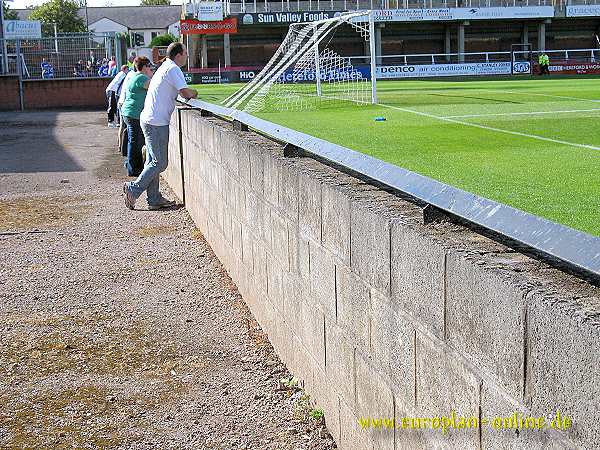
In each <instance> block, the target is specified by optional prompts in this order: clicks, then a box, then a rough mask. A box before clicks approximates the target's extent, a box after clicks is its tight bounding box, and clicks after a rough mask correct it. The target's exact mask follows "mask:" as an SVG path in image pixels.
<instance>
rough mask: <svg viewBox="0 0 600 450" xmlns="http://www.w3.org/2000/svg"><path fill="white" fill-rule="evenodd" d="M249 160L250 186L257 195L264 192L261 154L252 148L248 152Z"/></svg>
mask: <svg viewBox="0 0 600 450" xmlns="http://www.w3.org/2000/svg"><path fill="white" fill-rule="evenodd" d="M248 155H249V158H250V186H251V187H252V190H253V191H254V192H256V193H257V194H262V193H263V192H264V186H265V167H264V161H265V160H264V158H263V155H262V152H260V151H259V150H258V149H257V148H255V147H254V146H252V147H250V149H249V151H248Z"/></svg>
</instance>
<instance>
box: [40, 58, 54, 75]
mask: <svg viewBox="0 0 600 450" xmlns="http://www.w3.org/2000/svg"><path fill="white" fill-rule="evenodd" d="M40 66H41V68H42V78H43V79H48V78H54V66H53V65H52V64H50V63H49V62H48V61H47V60H46V58H44V59H42V64H41V65H40Z"/></svg>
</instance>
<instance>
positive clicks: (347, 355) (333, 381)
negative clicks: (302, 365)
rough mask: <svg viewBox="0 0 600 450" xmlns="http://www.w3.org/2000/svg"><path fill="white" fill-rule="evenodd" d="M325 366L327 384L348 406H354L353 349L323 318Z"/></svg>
mask: <svg viewBox="0 0 600 450" xmlns="http://www.w3.org/2000/svg"><path fill="white" fill-rule="evenodd" d="M325 344H326V354H325V366H326V374H327V379H328V382H329V384H330V385H331V386H333V387H335V390H336V391H337V393H338V394H340V395H341V396H342V397H343V398H344V400H345V401H346V403H347V404H348V405H351V406H354V405H355V402H356V396H355V391H354V388H355V376H356V374H355V371H354V357H355V347H354V344H353V342H352V341H350V340H349V339H348V338H347V337H346V336H345V334H344V333H343V331H342V330H341V329H340V328H339V327H338V326H337V325H335V323H334V322H332V321H331V320H329V319H327V318H325Z"/></svg>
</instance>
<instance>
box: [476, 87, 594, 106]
mask: <svg viewBox="0 0 600 450" xmlns="http://www.w3.org/2000/svg"><path fill="white" fill-rule="evenodd" d="M476 90H477V91H485V92H493V93H495V94H502V93H507V94H517V95H537V96H540V97H552V98H564V99H567V100H578V101H580V102H592V103H599V102H600V100H594V99H592V98H581V97H570V96H568V95H554V94H542V93H541V92H519V91H507V90H505V89H476Z"/></svg>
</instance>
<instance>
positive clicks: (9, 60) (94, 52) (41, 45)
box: [0, 34, 119, 79]
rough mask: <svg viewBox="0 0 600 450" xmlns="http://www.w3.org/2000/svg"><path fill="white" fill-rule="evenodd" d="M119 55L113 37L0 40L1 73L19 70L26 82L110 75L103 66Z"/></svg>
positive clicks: (84, 36)
mask: <svg viewBox="0 0 600 450" xmlns="http://www.w3.org/2000/svg"><path fill="white" fill-rule="evenodd" d="M118 53H119V52H118V51H117V38H116V37H115V36H114V34H113V35H110V34H90V35H88V34H78V35H73V36H56V37H51V38H41V39H21V40H13V39H6V40H4V41H3V40H0V73H4V74H14V75H17V74H19V71H20V74H21V76H22V78H24V79H39V78H80V77H98V76H108V75H109V74H108V70H106V72H107V73H106V74H104V69H105V68H104V67H103V63H106V64H108V62H109V61H110V59H111V57H113V56H115V57H117V56H118Z"/></svg>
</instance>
